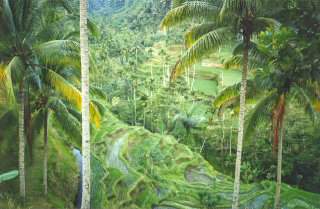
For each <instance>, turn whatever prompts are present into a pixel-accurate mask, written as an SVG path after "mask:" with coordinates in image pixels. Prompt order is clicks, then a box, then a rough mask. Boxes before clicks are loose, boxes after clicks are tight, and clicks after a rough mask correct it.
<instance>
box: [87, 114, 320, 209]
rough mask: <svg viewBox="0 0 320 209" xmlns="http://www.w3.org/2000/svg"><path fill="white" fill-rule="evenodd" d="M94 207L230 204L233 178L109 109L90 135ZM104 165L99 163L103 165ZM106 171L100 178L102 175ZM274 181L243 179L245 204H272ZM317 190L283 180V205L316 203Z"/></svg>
mask: <svg viewBox="0 0 320 209" xmlns="http://www.w3.org/2000/svg"><path fill="white" fill-rule="evenodd" d="M92 155H93V156H94V159H95V162H96V163H94V164H93V167H92V169H93V171H94V172H93V173H95V174H98V175H97V176H99V177H100V178H96V179H93V184H95V183H96V184H97V182H98V185H99V186H98V189H96V190H95V191H96V192H95V198H96V205H95V207H97V208H130V209H131V208H153V209H166V208H170V209H176V208H181V209H186V208H230V206H231V202H232V191H233V180H232V179H231V178H230V177H228V176H225V175H222V174H221V173H219V172H217V171H216V170H215V169H214V168H213V167H212V166H211V165H210V164H209V163H208V162H207V161H205V160H204V159H203V158H202V157H201V156H200V155H199V154H197V153H194V152H192V151H191V150H190V149H189V148H188V147H187V146H185V145H182V144H179V143H178V142H177V141H176V140H175V139H174V138H173V137H170V136H162V135H158V134H152V133H150V132H148V131H146V130H144V129H143V128H141V127H129V126H127V125H125V124H123V123H121V122H120V121H118V120H117V118H115V117H114V116H113V115H112V114H111V113H108V118H107V119H106V120H105V122H104V123H103V125H102V127H101V129H100V131H98V132H97V134H96V136H95V137H94V138H93V148H92ZM102 168H103V169H102ZM102 176H104V178H101V177H102ZM275 186H276V184H275V183H274V182H270V181H264V182H261V183H259V184H241V192H240V193H241V198H240V200H241V205H242V206H243V208H272V206H273V197H274V194H275ZM319 198H320V195H318V194H312V193H308V192H304V191H301V190H298V189H295V188H292V187H290V186H288V185H285V184H283V185H282V197H281V203H282V205H283V206H284V207H285V208H305V209H307V208H308V209H309V208H320V202H319V201H318V200H319Z"/></svg>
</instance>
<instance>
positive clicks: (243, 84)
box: [232, 33, 250, 209]
mask: <svg viewBox="0 0 320 209" xmlns="http://www.w3.org/2000/svg"><path fill="white" fill-rule="evenodd" d="M249 43H250V36H249V35H248V34H245V33H244V35H243V69H242V80H241V92H240V113H239V124H238V143H237V159H236V169H235V175H234V191H233V205H232V209H237V208H238V205H239V190H240V169H241V155H242V141H243V126H244V116H245V107H246V90H247V72H248V59H249Z"/></svg>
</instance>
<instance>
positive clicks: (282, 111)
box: [214, 28, 319, 208]
mask: <svg viewBox="0 0 320 209" xmlns="http://www.w3.org/2000/svg"><path fill="white" fill-rule="evenodd" d="M259 37H260V43H259V44H258V45H253V46H256V47H254V50H252V52H253V51H254V52H255V53H254V54H255V56H252V57H250V61H251V62H250V63H251V64H253V65H256V64H258V63H259V64H260V66H259V67H261V68H263V70H262V71H256V75H255V77H254V80H253V81H251V82H250V83H252V85H251V86H250V88H249V89H250V90H251V92H252V94H251V95H252V96H254V95H255V96H257V97H256V98H259V100H260V101H259V102H258V104H256V105H255V107H254V109H253V110H252V111H251V112H250V113H249V115H248V116H247V117H246V124H245V131H244V132H245V138H249V137H250V135H251V133H252V132H253V131H254V129H255V128H256V126H257V125H258V124H259V123H261V122H265V121H271V122H272V125H273V143H272V150H273V155H274V156H275V153H276V149H277V164H278V165H277V186H276V195H275V203H274V208H279V207H280V189H281V164H282V140H283V133H284V126H283V122H284V120H285V115H286V109H287V106H288V104H289V103H290V101H291V100H292V99H293V97H294V98H297V102H298V104H299V105H300V106H301V107H303V108H304V109H305V111H306V113H307V114H308V115H309V116H310V118H311V119H312V121H313V120H314V112H313V108H312V98H313V97H315V98H316V97H317V96H316V93H315V92H316V91H317V90H316V86H317V85H316V86H315V85H314V82H316V83H318V82H319V81H312V75H313V74H314V73H315V72H314V71H317V69H312V68H306V67H304V66H303V65H304V64H302V65H301V64H300V63H303V56H302V55H301V54H302V53H301V51H302V50H304V47H303V46H300V45H299V44H297V43H296V42H295V35H294V32H290V31H288V30H286V29H285V28H284V29H281V31H278V32H274V31H272V30H269V31H268V33H262V34H261V35H260V36H259ZM283 40H286V41H285V42H284V41H283ZM292 46H295V47H292ZM258 49H260V50H258ZM284 50H285V51H286V53H282V52H283V51H284ZM242 60H243V58H242V57H241V56H240V57H239V56H238V55H235V56H234V57H233V58H231V59H229V60H228V61H227V62H228V66H230V67H231V66H237V65H239V63H241V62H242ZM298 63H299V64H298ZM238 86H239V84H236V85H234V86H230V87H228V88H226V89H225V90H224V91H223V92H221V94H220V95H219V96H218V97H217V98H216V100H215V103H214V104H215V107H216V108H219V109H223V108H224V107H227V106H228V105H230V104H234V103H235V102H237V101H238V97H239V96H238V95H239V87H238ZM261 95H266V96H264V97H263V98H261ZM293 95H294V96H293Z"/></svg>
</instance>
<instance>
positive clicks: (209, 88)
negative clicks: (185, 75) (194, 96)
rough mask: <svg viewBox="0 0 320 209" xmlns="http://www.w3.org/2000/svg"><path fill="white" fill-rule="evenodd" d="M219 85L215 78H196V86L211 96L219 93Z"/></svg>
mask: <svg viewBox="0 0 320 209" xmlns="http://www.w3.org/2000/svg"><path fill="white" fill-rule="evenodd" d="M217 85H218V84H217V81H215V80H204V79H194V88H195V89H196V90H198V91H200V92H203V93H205V94H207V95H210V96H215V95H216V94H217Z"/></svg>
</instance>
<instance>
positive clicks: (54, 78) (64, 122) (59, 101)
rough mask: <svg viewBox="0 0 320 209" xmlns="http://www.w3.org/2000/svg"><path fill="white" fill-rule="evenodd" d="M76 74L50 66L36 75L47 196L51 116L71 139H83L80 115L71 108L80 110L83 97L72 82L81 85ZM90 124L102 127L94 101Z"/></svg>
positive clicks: (91, 106)
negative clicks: (42, 132)
mask: <svg viewBox="0 0 320 209" xmlns="http://www.w3.org/2000/svg"><path fill="white" fill-rule="evenodd" d="M36 69H37V68H36ZM77 72H78V69H72V68H70V67H69V68H66V69H64V68H61V67H54V66H47V67H46V68H42V69H41V70H39V71H38V73H37V74H34V78H33V80H34V81H35V83H37V85H35V86H34V91H36V92H37V93H38V94H40V96H39V97H38V99H37V101H36V107H35V108H34V109H35V110H34V111H35V113H36V114H35V117H34V121H40V122H37V124H39V123H40V124H41V123H42V124H43V128H44V136H43V137H44V158H43V185H44V194H45V195H47V194H48V189H47V185H48V183H47V170H48V168H47V162H48V144H47V142H48V126H49V123H48V120H49V114H50V112H52V114H53V117H54V119H55V120H56V121H57V122H58V123H56V124H57V125H58V126H59V127H60V128H61V129H62V130H65V131H66V133H67V134H69V135H70V136H71V138H72V139H76V140H77V139H80V138H81V135H80V134H79V133H80V122H79V120H78V115H77V114H76V113H75V110H73V108H72V106H74V105H76V107H77V108H78V109H81V93H80V91H79V90H78V89H77V88H76V87H75V86H74V85H72V83H73V82H76V83H78V82H79V81H78V80H77V77H78V73H77ZM72 80H73V82H72ZM93 90H95V89H93ZM96 91H98V90H96ZM96 91H95V92H96ZM95 92H94V93H95ZM90 120H91V122H92V123H93V124H95V125H96V127H97V126H99V124H100V111H99V108H98V107H97V106H96V104H95V103H94V101H90ZM35 123H36V122H35ZM39 127H41V125H39ZM36 128H37V127H36ZM76 143H78V141H76ZM78 144H80V143H78Z"/></svg>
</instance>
